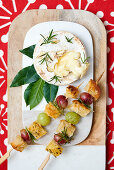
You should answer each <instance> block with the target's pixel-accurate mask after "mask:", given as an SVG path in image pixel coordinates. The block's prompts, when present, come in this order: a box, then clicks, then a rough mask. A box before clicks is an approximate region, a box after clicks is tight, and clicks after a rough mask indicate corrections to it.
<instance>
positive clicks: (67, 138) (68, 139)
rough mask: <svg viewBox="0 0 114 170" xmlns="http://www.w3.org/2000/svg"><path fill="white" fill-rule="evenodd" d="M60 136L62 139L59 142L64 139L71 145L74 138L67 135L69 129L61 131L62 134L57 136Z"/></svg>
mask: <svg viewBox="0 0 114 170" xmlns="http://www.w3.org/2000/svg"><path fill="white" fill-rule="evenodd" d="M57 135H58V136H60V137H61V139H60V140H59V141H58V143H59V142H61V141H62V140H63V139H64V140H65V144H66V143H70V141H71V140H72V139H73V136H71V137H69V136H68V134H67V128H65V127H64V130H63V131H61V133H59V134H57Z"/></svg>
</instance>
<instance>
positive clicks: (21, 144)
mask: <svg viewBox="0 0 114 170" xmlns="http://www.w3.org/2000/svg"><path fill="white" fill-rule="evenodd" d="M11 146H12V147H13V148H14V149H15V150H17V151H20V152H22V151H23V150H24V149H25V148H26V147H27V143H26V142H25V141H24V140H23V139H22V138H21V136H20V135H17V136H16V138H15V140H14V141H13V142H11Z"/></svg>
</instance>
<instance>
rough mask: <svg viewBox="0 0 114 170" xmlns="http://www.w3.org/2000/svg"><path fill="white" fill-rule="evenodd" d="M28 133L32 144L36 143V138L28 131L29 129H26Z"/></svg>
mask: <svg viewBox="0 0 114 170" xmlns="http://www.w3.org/2000/svg"><path fill="white" fill-rule="evenodd" d="M25 129H26V131H27V132H28V134H29V136H30V139H31V140H32V142H34V140H36V138H35V137H34V136H33V135H32V133H31V132H30V131H29V130H28V129H27V127H26V128H25Z"/></svg>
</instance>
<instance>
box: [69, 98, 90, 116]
mask: <svg viewBox="0 0 114 170" xmlns="http://www.w3.org/2000/svg"><path fill="white" fill-rule="evenodd" d="M68 108H69V109H70V110H71V111H73V112H76V113H77V114H79V115H80V116H82V117H85V116H87V115H88V114H89V113H90V111H91V110H90V109H88V108H87V107H86V106H84V104H82V103H80V102H79V101H78V100H74V101H73V102H72V104H71V105H69V107H68Z"/></svg>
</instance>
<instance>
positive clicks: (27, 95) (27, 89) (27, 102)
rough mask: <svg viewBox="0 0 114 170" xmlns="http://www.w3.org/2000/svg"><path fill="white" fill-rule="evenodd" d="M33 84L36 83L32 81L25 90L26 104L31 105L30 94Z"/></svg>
mask: <svg viewBox="0 0 114 170" xmlns="http://www.w3.org/2000/svg"><path fill="white" fill-rule="evenodd" d="M33 84H34V83H30V84H29V85H28V87H27V88H26V89H25V91H24V99H25V103H26V106H28V105H29V96H30V92H31V89H32V86H33Z"/></svg>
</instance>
